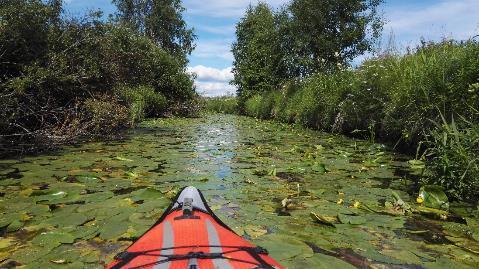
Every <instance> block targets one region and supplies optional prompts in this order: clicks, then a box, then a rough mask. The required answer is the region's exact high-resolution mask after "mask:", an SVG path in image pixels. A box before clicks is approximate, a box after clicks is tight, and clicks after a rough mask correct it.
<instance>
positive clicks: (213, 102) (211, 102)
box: [203, 96, 238, 114]
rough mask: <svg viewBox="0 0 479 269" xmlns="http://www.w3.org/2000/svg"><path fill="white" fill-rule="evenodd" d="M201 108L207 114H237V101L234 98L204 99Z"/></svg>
mask: <svg viewBox="0 0 479 269" xmlns="http://www.w3.org/2000/svg"><path fill="white" fill-rule="evenodd" d="M203 108H204V110H206V111H208V112H215V113H224V114H237V113H238V99H237V98H236V97H235V96H220V97H205V98H204V99H203Z"/></svg>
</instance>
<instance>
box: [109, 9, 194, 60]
mask: <svg viewBox="0 0 479 269" xmlns="http://www.w3.org/2000/svg"><path fill="white" fill-rule="evenodd" d="M113 3H114V4H115V5H116V6H117V8H118V14H117V15H118V20H119V21H121V22H123V23H125V24H126V25H128V26H130V27H131V28H133V29H134V30H136V31H138V32H139V33H141V34H143V35H146V36H148V37H149V38H151V39H152V40H153V41H155V42H156V43H157V44H159V45H160V46H161V47H162V48H163V49H165V50H167V51H168V52H170V53H173V54H175V55H181V56H183V58H184V59H185V62H186V56H187V55H189V54H191V52H192V51H193V49H194V48H195V45H194V40H195V38H196V36H195V34H194V32H193V29H190V28H188V26H187V24H186V22H185V21H184V19H183V15H182V13H183V12H184V11H185V8H184V7H183V6H182V3H181V0H113Z"/></svg>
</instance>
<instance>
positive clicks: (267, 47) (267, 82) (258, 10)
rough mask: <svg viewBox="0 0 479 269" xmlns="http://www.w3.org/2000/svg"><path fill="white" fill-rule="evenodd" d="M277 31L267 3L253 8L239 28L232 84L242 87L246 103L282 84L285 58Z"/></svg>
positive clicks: (239, 92) (248, 11) (249, 8)
mask: <svg viewBox="0 0 479 269" xmlns="http://www.w3.org/2000/svg"><path fill="white" fill-rule="evenodd" d="M275 28H276V24H275V17H274V14H273V12H272V11H271V8H270V7H269V6H268V5H267V4H264V3H259V4H258V5H257V6H254V7H253V6H249V7H248V10H247V11H246V15H245V16H244V17H243V18H242V19H241V20H240V22H239V23H238V24H237V26H236V37H237V40H236V42H235V43H234V44H233V47H232V52H233V55H234V59H235V60H234V62H233V73H234V80H233V81H232V84H234V85H236V86H237V87H238V95H239V96H240V97H241V98H242V99H243V100H245V99H247V98H248V97H250V96H252V95H253V94H256V93H261V92H265V91H271V90H273V89H276V88H277V87H278V85H279V84H280V81H281V80H282V77H283V76H282V74H280V73H281V68H280V62H281V59H282V56H281V51H280V47H279V44H280V42H279V37H278V35H277V31H276V29H275ZM240 103H241V102H240Z"/></svg>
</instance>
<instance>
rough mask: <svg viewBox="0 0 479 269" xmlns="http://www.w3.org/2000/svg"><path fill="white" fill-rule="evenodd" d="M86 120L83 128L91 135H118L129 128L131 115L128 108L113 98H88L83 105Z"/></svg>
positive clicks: (105, 96) (104, 96)
mask: <svg viewBox="0 0 479 269" xmlns="http://www.w3.org/2000/svg"><path fill="white" fill-rule="evenodd" d="M83 110H84V119H83V122H82V124H85V126H84V127H83V128H82V129H83V130H85V133H88V134H89V135H95V136H98V135H102V136H104V135H116V133H117V132H118V131H120V130H121V129H124V128H127V127H129V121H128V120H129V118H130V113H129V110H128V108H127V107H126V106H124V105H122V104H120V102H119V100H116V99H115V98H112V97H111V96H107V95H103V96H99V97H97V98H88V99H86V100H85V102H84V103H83Z"/></svg>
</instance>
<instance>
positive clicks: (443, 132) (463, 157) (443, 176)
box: [426, 120, 479, 201]
mask: <svg viewBox="0 0 479 269" xmlns="http://www.w3.org/2000/svg"><path fill="white" fill-rule="evenodd" d="M427 146H428V149H427V151H426V155H427V156H428V162H427V165H426V174H427V178H426V183H428V184H437V185H441V186H444V187H445V188H446V189H447V192H448V194H449V196H450V197H453V198H456V199H467V200H470V201H477V200H478V197H479V124H477V123H476V124H473V123H470V122H467V121H464V120H462V121H461V124H460V127H459V126H458V125H456V123H455V121H454V120H452V122H451V123H447V122H446V121H445V120H444V121H443V123H442V124H438V125H437V127H436V128H435V129H434V130H433V131H432V132H431V134H430V135H429V136H428V139H427Z"/></svg>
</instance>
